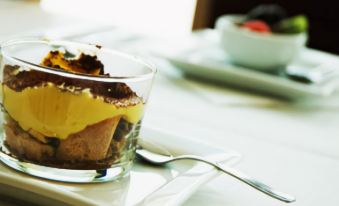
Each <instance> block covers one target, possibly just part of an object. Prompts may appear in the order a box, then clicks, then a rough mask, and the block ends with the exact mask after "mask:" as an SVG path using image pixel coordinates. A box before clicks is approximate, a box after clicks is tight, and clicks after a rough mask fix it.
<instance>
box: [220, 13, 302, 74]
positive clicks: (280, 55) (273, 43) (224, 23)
mask: <svg viewBox="0 0 339 206" xmlns="http://www.w3.org/2000/svg"><path fill="white" fill-rule="evenodd" d="M244 18H245V16H243V15H226V16H221V17H219V18H218V20H217V22H216V28H217V30H218V31H219V32H220V41H221V42H220V43H221V46H222V48H223V49H224V51H225V52H226V53H227V54H228V55H229V56H230V57H231V60H232V61H233V62H234V63H236V64H239V65H243V66H246V67H249V68H253V69H258V70H263V71H272V70H276V69H278V68H281V67H283V66H286V65H287V64H288V63H290V62H291V61H292V60H293V59H294V58H295V57H296V56H297V55H298V54H299V52H300V50H301V49H302V48H303V47H304V46H305V44H306V41H307V34H306V33H300V34H272V33H259V32H254V31H250V30H249V29H246V28H241V27H239V26H237V25H236V24H235V23H234V22H237V21H239V20H241V19H244Z"/></svg>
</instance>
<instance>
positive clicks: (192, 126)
mask: <svg viewBox="0 0 339 206" xmlns="http://www.w3.org/2000/svg"><path fill="white" fill-rule="evenodd" d="M0 23H1V29H0V40H4V39H6V38H8V37H9V36H18V35H22V34H36V33H38V34H41V33H46V32H47V33H48V32H50V31H52V33H53V32H54V34H57V35H58V34H63V32H62V31H67V32H68V34H69V35H71V36H72V35H74V34H76V32H77V29H74V28H80V27H82V30H81V31H82V32H85V33H86V32H87V31H88V28H91V29H92V31H93V32H94V31H95V29H98V28H99V26H98V24H91V25H92V26H91V27H88V24H84V22H81V20H79V19H74V18H68V17H60V16H56V15H53V14H48V13H46V12H43V11H42V10H41V9H40V8H39V6H38V3H36V2H34V1H32V2H30V1H28V2H27V1H4V0H1V1H0ZM86 26H87V27H86ZM101 26H102V25H101ZM85 27H86V29H87V30H84V28H85ZM101 28H102V27H101ZM99 29H100V28H99ZM79 31H80V29H79ZM58 32H59V33H58ZM70 32H71V33H70ZM72 32H73V33H72ZM74 32H75V33H74ZM115 34H116V36H115V37H116V39H115V40H119V38H120V40H122V41H125V42H124V44H121V45H123V47H124V48H125V49H126V48H127V46H126V45H127V39H128V37H126V36H128V35H127V34H126V33H120V36H119V35H118V34H117V33H115ZM86 38H87V39H88V40H98V38H99V39H100V38H101V39H100V41H98V42H102V41H103V38H105V35H101V36H100V35H97V36H96V35H95V32H94V34H93V35H87V37H86ZM106 38H108V37H107V35H106ZM113 39H114V38H113ZM110 41H111V42H113V40H112V39H105V41H104V43H105V44H106V46H110V45H109V43H110ZM140 42H142V41H139V42H138V44H139V46H138V47H133V48H138V50H139V51H138V52H139V53H140V52H142V49H143V48H145V47H143V46H142V44H141V43H140ZM140 44H141V45H140ZM114 45H115V46H116V45H117V44H114ZM131 48H132V47H131ZM154 61H155V63H156V64H157V67H158V70H159V72H158V75H157V78H156V81H155V84H154V87H153V91H152V94H151V97H150V99H149V105H148V108H147V114H146V116H145V119H144V124H146V125H152V126H153V127H157V128H162V129H165V130H170V131H171V132H176V133H178V134H180V135H186V136H190V137H194V138H197V139H201V140H204V141H207V142H209V143H211V144H215V145H218V146H221V147H224V148H232V149H234V150H237V151H239V152H240V153H241V154H242V155H243V158H242V160H241V162H240V163H239V164H238V165H237V166H236V167H237V168H239V169H241V170H242V171H244V172H246V173H248V174H251V175H253V176H255V177H257V178H258V179H260V180H262V181H264V182H266V183H268V184H270V185H272V186H274V187H276V188H279V189H280V190H282V191H285V192H288V193H291V194H293V195H295V196H296V197H297V201H296V202H295V203H292V204H291V205H296V206H297V205H314V206H315V205H333V206H334V205H338V204H339V178H338V175H339V149H338V146H339V129H338V127H339V95H338V94H336V95H334V96H333V97H332V98H329V99H326V100H318V101H315V100H313V101H307V102H297V103H296V102H294V103H292V102H284V101H282V100H278V99H272V98H270V97H265V96H258V95H255V94H249V93H246V92H243V91H238V90H234V89H232V88H227V87H220V86H217V85H211V84H207V83H202V82H197V81H195V80H188V79H185V78H183V77H182V75H181V74H180V73H179V72H177V71H176V70H175V69H174V68H173V66H171V65H170V64H169V63H168V62H166V61H165V60H161V59H154ZM159 138H161V137H159ZM184 205H186V206H193V205H194V206H199V205H214V206H218V205H234V206H237V205H239V206H240V205H242V206H244V205H261V206H265V205H283V203H280V202H278V201H276V200H272V199H271V198H268V197H266V196H265V195H262V194H261V193H258V192H256V191H255V190H253V189H252V188H249V187H248V186H246V185H243V184H239V182H238V181H237V180H234V179H232V178H231V177H228V176H226V175H224V176H219V177H218V178H215V179H214V180H212V181H211V182H209V183H208V184H206V185H205V186H203V187H202V188H200V189H199V190H198V191H197V192H196V193H195V194H194V195H193V196H191V197H190V198H189V199H188V200H187V201H186V202H185V203H184Z"/></svg>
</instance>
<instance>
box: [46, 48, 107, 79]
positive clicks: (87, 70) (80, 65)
mask: <svg viewBox="0 0 339 206" xmlns="http://www.w3.org/2000/svg"><path fill="white" fill-rule="evenodd" d="M67 53H68V54H69V52H67ZM65 56H66V53H65V54H64V53H61V52H60V51H50V52H49V53H48V55H47V56H46V58H44V60H43V61H42V65H44V66H47V67H52V68H55V69H63V70H67V71H71V72H75V73H83V74H94V75H95V74H99V75H103V74H104V65H103V64H102V63H101V62H100V61H99V60H98V58H97V56H91V55H88V54H84V53H81V54H80V56H79V57H78V58H76V59H66V58H65ZM68 56H70V55H68ZM60 63H64V64H65V66H66V67H63V66H61V65H60Z"/></svg>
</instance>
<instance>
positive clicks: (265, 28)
mask: <svg viewBox="0 0 339 206" xmlns="http://www.w3.org/2000/svg"><path fill="white" fill-rule="evenodd" d="M241 27H242V28H248V29H250V30H251V31H256V32H263V33H266V32H268V33H270V32H271V28H270V26H269V25H268V24H266V23H265V22H264V21H260V20H251V21H247V22H245V23H243V24H242V25H241Z"/></svg>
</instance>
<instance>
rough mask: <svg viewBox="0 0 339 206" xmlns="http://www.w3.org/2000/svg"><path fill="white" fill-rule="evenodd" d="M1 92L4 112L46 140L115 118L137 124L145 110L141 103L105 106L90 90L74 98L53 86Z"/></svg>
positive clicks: (24, 127) (6, 88) (62, 136)
mask: <svg viewBox="0 0 339 206" xmlns="http://www.w3.org/2000/svg"><path fill="white" fill-rule="evenodd" d="M2 92H3V105H4V107H5V109H6V110H7V112H8V113H9V115H10V116H11V117H12V118H13V119H15V120H16V121H17V122H18V123H19V125H20V126H21V127H22V129H24V130H26V131H28V130H30V129H33V130H34V131H37V132H40V133H41V134H43V135H44V136H48V137H57V138H60V139H66V138H67V137H68V136H69V135H70V134H73V133H76V132H79V131H81V130H83V129H84V128H85V127H86V126H88V125H92V124H95V123H98V122H100V121H102V120H105V119H108V118H111V117H115V116H122V117H123V118H124V119H125V120H126V121H128V122H131V123H137V122H138V121H139V120H140V119H141V118H142V115H143V110H144V105H143V103H142V102H140V103H139V104H136V105H133V106H127V107H117V106H115V105H113V104H109V103H106V102H104V100H103V99H102V98H99V97H98V98H94V97H93V95H92V94H91V93H90V92H89V91H87V90H84V91H82V92H81V93H79V94H73V93H70V92H65V91H61V90H60V89H59V88H57V87H56V86H55V85H54V84H52V83H50V84H47V85H46V86H43V87H36V88H31V87H29V88H25V89H24V90H22V91H20V92H17V91H15V90H12V89H10V88H9V87H7V86H3V91H2Z"/></svg>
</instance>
